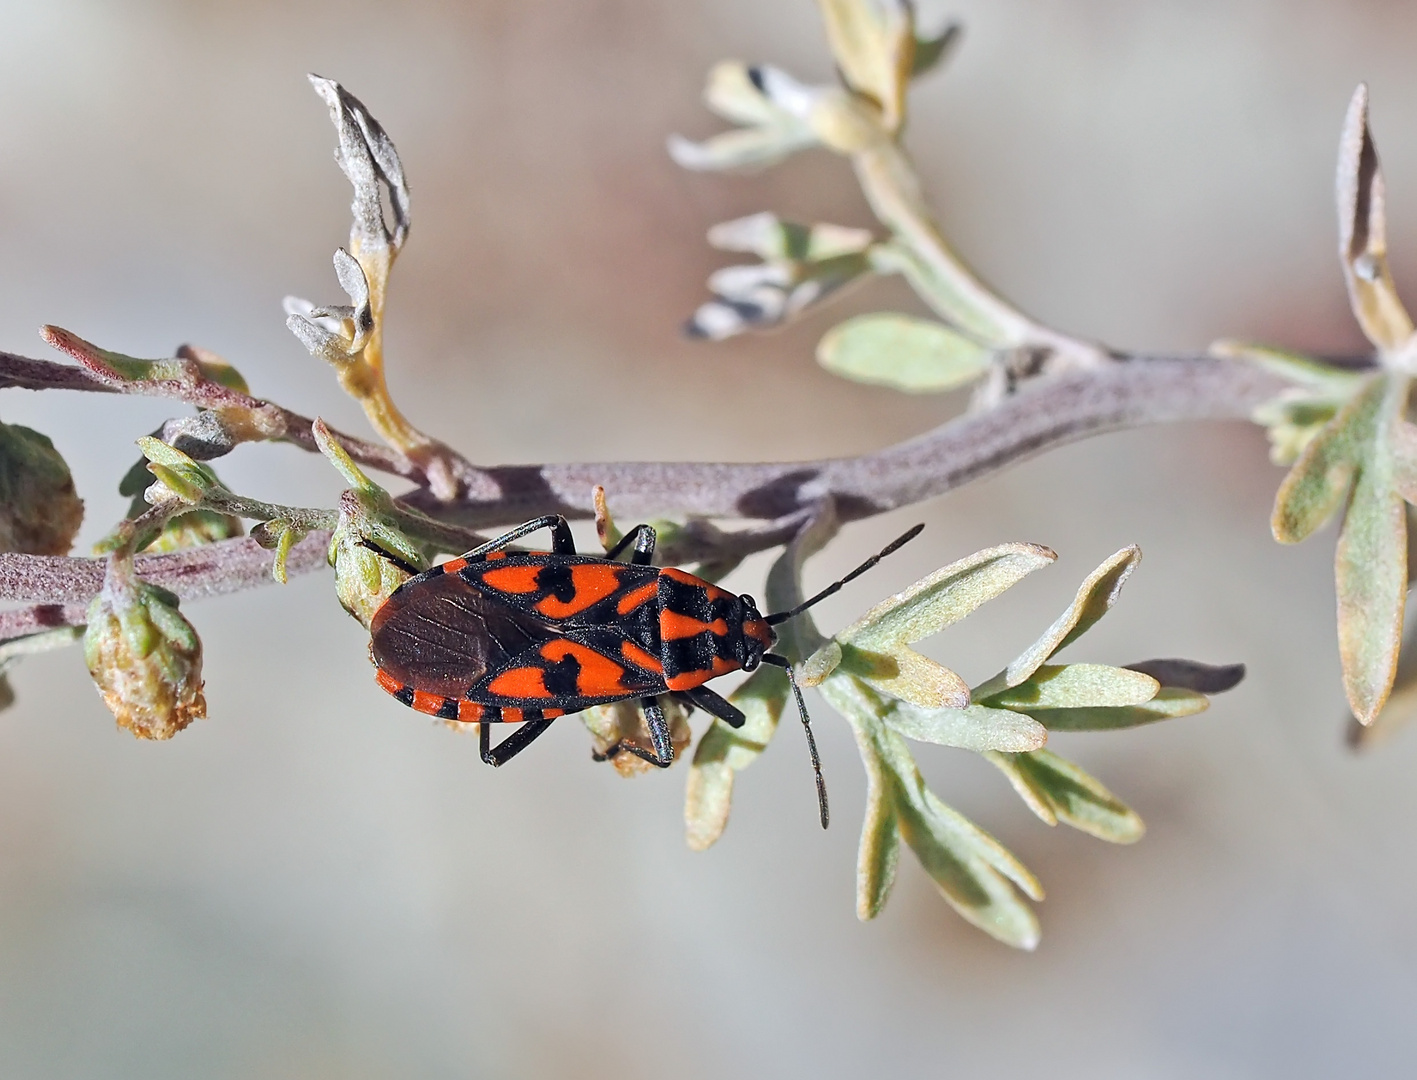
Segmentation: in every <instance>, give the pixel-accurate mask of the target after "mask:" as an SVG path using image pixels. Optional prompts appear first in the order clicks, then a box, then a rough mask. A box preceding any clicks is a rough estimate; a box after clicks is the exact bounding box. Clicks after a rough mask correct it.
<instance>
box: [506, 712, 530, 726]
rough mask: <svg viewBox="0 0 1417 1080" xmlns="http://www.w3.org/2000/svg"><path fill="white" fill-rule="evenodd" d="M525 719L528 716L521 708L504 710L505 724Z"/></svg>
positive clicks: (520, 721)
mask: <svg viewBox="0 0 1417 1080" xmlns="http://www.w3.org/2000/svg"><path fill="white" fill-rule="evenodd" d="M525 719H526V717H525V716H523V715H522V711H521V710H520V709H503V710H502V723H504V724H520V723H522V721H524V720H525Z"/></svg>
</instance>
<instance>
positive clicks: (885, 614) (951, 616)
mask: <svg viewBox="0 0 1417 1080" xmlns="http://www.w3.org/2000/svg"><path fill="white" fill-rule="evenodd" d="M1057 557H1058V556H1057V555H1056V554H1054V553H1053V552H1052V551H1050V550H1048V549H1047V548H1046V547H1040V546H1039V545H1037V544H1002V545H1000V546H999V547H993V548H987V549H985V550H984V551H977V552H975V553H974V554H973V555H969V556H967V557H965V558H963V559H961V560H959V561H958V562H955V563H951V564H950V565H949V566H946V567H944V568H942V569H940V570H936V571H935V572H934V573H933V574H931V575H930V576H929V577H927V578H923V579H922V580H920V581H917V582H916V583H915V584H914V585H912V586H910V588H908V589H906V590H905V591H903V592H900V593H897V594H896V595H895V596H892V597H889V598H888V599H886V600H883V601H882V602H881V603H879V604H877V605H876V606H875V607H873V608H872V609H871V610H870V611H868V612H867V613H866V614H865V615H863V616H862V617H861V618H860V619H858V620H857V621H856V622H854V623H852V624H851V625H850V626H848V627H847V628H846V629H845V630H842V631H841V632H840V633H839V634H837V635H836V639H837V640H838V641H840V642H842V643H844V644H850V645H855V646H856V647H857V648H858V649H861V650H864V651H867V652H877V653H889V652H891V651H892V650H893V649H894V648H895V647H897V646H899V645H900V644H902V643H913V642H916V641H920V640H922V639H924V638H927V637H929V636H930V635H932V634H936V633H939V631H941V630H943V629H944V628H945V627H947V626H949V625H951V624H952V623H956V622H958V621H959V620H960V619H963V618H964V617H965V616H966V615H968V614H969V613H970V612H971V611H973V610H974V609H975V608H977V607H979V605H980V604H983V603H985V602H986V601H989V600H992V599H993V598H994V597H996V596H998V595H999V594H1000V593H1002V592H1003V591H1004V590H1005V589H1008V588H1009V587H1011V586H1012V585H1015V584H1017V583H1018V582H1019V581H1020V580H1021V579H1023V578H1024V577H1026V576H1027V575H1029V574H1031V573H1033V571H1035V570H1037V569H1039V568H1040V567H1044V566H1047V565H1048V564H1049V563H1051V562H1053V561H1054V560H1055V559H1057Z"/></svg>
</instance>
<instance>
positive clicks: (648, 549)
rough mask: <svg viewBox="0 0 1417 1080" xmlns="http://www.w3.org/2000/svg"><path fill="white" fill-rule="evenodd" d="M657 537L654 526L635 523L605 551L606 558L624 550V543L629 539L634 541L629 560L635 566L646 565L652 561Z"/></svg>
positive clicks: (610, 557)
mask: <svg viewBox="0 0 1417 1080" xmlns="http://www.w3.org/2000/svg"><path fill="white" fill-rule="evenodd" d="M657 539H658V536H657V535H656V533H655V531H654V527H653V526H650V525H636V526H635V527H634V528H633V529H631V530H630V531H629V532H627V533H626V534H625V535H624V536H622V537H620V542H619V543H618V544H616V545H615V546H614V547H613V548H611V549H610V550H609V551H607V552H606V553H605V557H606V558H607V559H613V558H615V557H616V556H617V555H619V554H620V552H622V551H624V550H625V545H626V544H628V543H629V542H630V541H631V540H633V541H634V542H635V551H634V554H632V555H631V556H630V562H631V563H633V564H634V565H635V566H648V565H649V564H650V563H652V562H654V545H655V541H656V540H657Z"/></svg>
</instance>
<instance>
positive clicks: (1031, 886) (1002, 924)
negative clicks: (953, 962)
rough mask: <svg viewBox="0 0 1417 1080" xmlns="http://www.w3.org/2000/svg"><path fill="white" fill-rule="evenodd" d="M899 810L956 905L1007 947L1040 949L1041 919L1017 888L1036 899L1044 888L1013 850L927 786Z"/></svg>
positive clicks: (910, 839)
mask: <svg viewBox="0 0 1417 1080" xmlns="http://www.w3.org/2000/svg"><path fill="white" fill-rule="evenodd" d="M902 781H903V782H906V783H909V782H910V781H909V780H908V779H906V778H902ZM896 809H897V813H899V814H900V831H901V836H902V837H903V838H904V840H905V842H906V843H907V844H909V845H910V849H911V850H912V851H914V852H915V856H916V858H918V859H919V860H920V865H921V866H922V867H924V869H925V872H926V873H927V874H929V875H930V877H932V878H933V879H934V881H935V885H936V887H937V888H938V889H939V890H940V895H942V896H943V897H944V898H945V899H946V900H947V901H948V902H949V904H950V906H951V907H953V908H954V909H955V910H956V911H958V912H959V913H960V914H961V915H962V916H964V918H965V919H967V920H968V921H969V922H971V923H973V924H974V925H975V926H977V927H979V928H980V929H981V930H983V931H984V932H985V933H987V934H991V935H992V936H994V937H996V938H998V939H999V940H1000V941H1002V942H1004V943H1005V944H1007V945H1012V946H1014V947H1015V948H1019V949H1032V948H1034V947H1035V946H1037V944H1038V938H1039V929H1038V918H1037V916H1035V915H1034V914H1033V912H1032V911H1031V910H1030V909H1029V907H1028V905H1027V904H1025V903H1023V901H1022V900H1021V899H1020V898H1019V895H1018V893H1017V892H1016V891H1015V888H1014V886H1015V885H1016V884H1018V885H1020V887H1024V888H1026V889H1027V891H1028V893H1029V894H1030V895H1032V896H1033V897H1034V899H1040V898H1041V897H1042V888H1041V886H1039V885H1038V883H1037V881H1036V879H1034V878H1033V875H1032V874H1030V873H1029V872H1028V870H1027V869H1025V868H1024V867H1023V866H1022V864H1020V863H1019V862H1018V861H1017V860H1016V859H1014V857H1013V856H1012V855H1011V854H1009V852H1008V851H1007V849H1005V848H1004V847H1003V846H1002V845H1001V844H1000V843H999V842H998V841H997V840H995V839H994V838H993V837H992V836H990V835H989V834H988V833H986V832H984V830H983V829H981V828H979V827H978V826H977V825H975V824H973V823H972V822H971V821H969V820H968V819H967V818H965V817H964V816H963V815H961V814H960V813H958V812H957V811H955V810H953V809H951V808H950V807H948V806H946V805H945V804H944V803H942V802H941V801H940V800H939V799H937V798H936V797H935V796H934V795H933V794H931V793H930V792H929V791H927V790H925V789H924V787H923V785H920V786H919V787H918V789H917V790H916V792H915V793H914V797H913V798H912V797H908V796H904V795H903V797H901V798H899V799H898V800H897V807H896ZM1025 883H1026V884H1025Z"/></svg>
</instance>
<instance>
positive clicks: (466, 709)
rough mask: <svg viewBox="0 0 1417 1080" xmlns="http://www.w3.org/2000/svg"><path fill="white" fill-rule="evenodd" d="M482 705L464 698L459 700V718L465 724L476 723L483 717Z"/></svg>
mask: <svg viewBox="0 0 1417 1080" xmlns="http://www.w3.org/2000/svg"><path fill="white" fill-rule="evenodd" d="M482 713H483V709H482V706H481V705H479V704H477V702H475V701H468V700H467V699H466V698H463V699H462V700H461V701H459V702H458V719H459V720H461V721H462V722H463V723H464V724H475V723H477V722H478V721H479V720H481V719H482Z"/></svg>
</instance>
